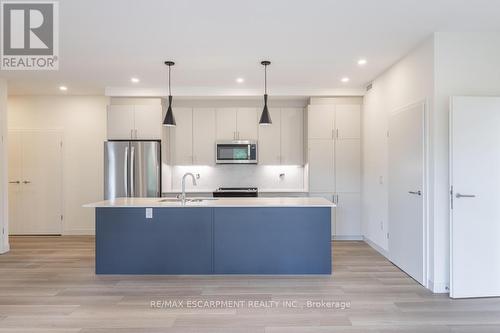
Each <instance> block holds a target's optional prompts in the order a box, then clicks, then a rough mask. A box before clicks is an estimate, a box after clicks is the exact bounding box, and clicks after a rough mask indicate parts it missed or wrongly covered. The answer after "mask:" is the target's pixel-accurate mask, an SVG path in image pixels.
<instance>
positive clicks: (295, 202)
mask: <svg viewBox="0 0 500 333" xmlns="http://www.w3.org/2000/svg"><path fill="white" fill-rule="evenodd" d="M163 199H164V198H116V199H112V200H104V201H98V202H94V203H89V204H85V205H83V207H86V208H108V207H112V208H120V207H123V208H134V207H135V208H185V207H189V208H196V207H201V208H206V207H247V208H248V207H261V208H262V207H329V208H334V207H336V205H335V204H334V203H333V202H331V201H329V200H327V199H325V198H312V197H293V198H292V197H272V198H269V197H258V198H217V199H215V200H214V199H212V198H198V199H202V201H201V202H186V203H185V204H182V203H181V202H172V201H170V202H162V200H163ZM191 199H192V198H191Z"/></svg>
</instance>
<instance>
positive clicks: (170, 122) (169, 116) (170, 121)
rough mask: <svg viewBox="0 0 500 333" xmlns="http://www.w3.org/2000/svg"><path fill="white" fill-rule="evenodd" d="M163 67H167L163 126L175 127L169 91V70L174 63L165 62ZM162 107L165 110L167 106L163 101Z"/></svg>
mask: <svg viewBox="0 0 500 333" xmlns="http://www.w3.org/2000/svg"><path fill="white" fill-rule="evenodd" d="M165 65H167V66H168V108H167V113H166V114H165V119H163V125H164V126H175V125H176V123H175V117H174V112H173V111H172V90H171V89H170V69H171V67H172V66H173V65H175V62H173V61H165ZM162 104H163V107H164V108H165V107H166V106H167V105H166V103H165V101H164V103H162Z"/></svg>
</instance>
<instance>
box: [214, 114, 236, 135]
mask: <svg viewBox="0 0 500 333" xmlns="http://www.w3.org/2000/svg"><path fill="white" fill-rule="evenodd" d="M236 113H237V109H235V108H219V109H217V110H216V139H217V140H234V139H235V135H236Z"/></svg>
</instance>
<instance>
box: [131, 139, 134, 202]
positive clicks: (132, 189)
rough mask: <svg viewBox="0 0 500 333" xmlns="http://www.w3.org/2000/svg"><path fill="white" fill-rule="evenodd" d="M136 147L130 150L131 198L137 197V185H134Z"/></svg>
mask: <svg viewBox="0 0 500 333" xmlns="http://www.w3.org/2000/svg"><path fill="white" fill-rule="evenodd" d="M134 155H135V147H134V146H132V147H131V148H130V196H131V197H135V186H134V185H135V184H134V181H135V179H134V178H135V175H134V172H135V170H134V169H135V157H134Z"/></svg>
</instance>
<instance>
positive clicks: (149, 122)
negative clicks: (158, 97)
mask: <svg viewBox="0 0 500 333" xmlns="http://www.w3.org/2000/svg"><path fill="white" fill-rule="evenodd" d="M134 123H135V126H134V129H135V139H136V140H159V139H161V132H162V126H163V125H162V123H163V119H162V111H161V105H136V106H135V107H134Z"/></svg>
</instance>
